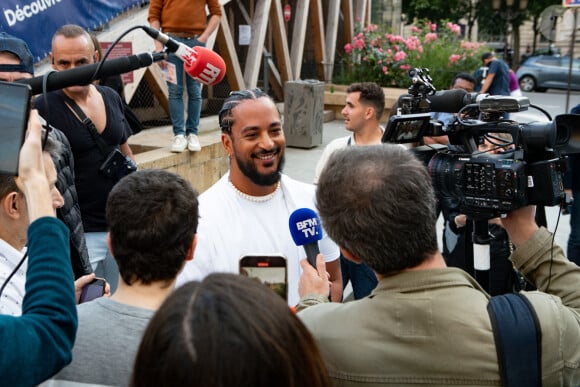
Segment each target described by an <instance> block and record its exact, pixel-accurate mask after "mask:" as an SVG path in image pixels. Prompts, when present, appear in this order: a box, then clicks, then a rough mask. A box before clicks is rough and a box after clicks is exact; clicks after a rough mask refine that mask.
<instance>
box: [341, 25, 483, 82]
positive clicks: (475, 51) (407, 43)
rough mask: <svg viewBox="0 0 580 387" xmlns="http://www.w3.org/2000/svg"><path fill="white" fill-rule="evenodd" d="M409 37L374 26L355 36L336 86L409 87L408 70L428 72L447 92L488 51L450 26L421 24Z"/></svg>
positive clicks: (456, 27) (456, 28) (348, 48)
mask: <svg viewBox="0 0 580 387" xmlns="http://www.w3.org/2000/svg"><path fill="white" fill-rule="evenodd" d="M412 31H413V33H412V35H411V36H409V37H406V38H404V37H402V36H400V35H395V34H391V33H387V32H383V31H381V29H380V28H379V27H378V26H377V25H374V24H371V25H368V26H366V27H364V28H363V29H362V31H359V32H357V34H355V37H354V38H353V41H352V43H349V44H346V45H345V47H344V52H345V56H344V62H345V70H344V71H343V72H342V76H341V77H340V78H339V79H335V82H337V83H343V84H350V83H353V82H363V81H369V82H376V83H378V84H380V85H381V86H383V87H403V88H407V87H409V86H410V82H411V80H410V78H409V76H408V70H409V69H411V68H414V67H422V68H428V69H429V71H430V74H431V77H432V78H433V84H434V86H435V87H436V88H437V89H438V90H440V89H446V88H448V87H449V85H450V84H451V82H452V80H453V78H454V77H455V75H456V74H457V73H458V72H462V71H465V72H469V73H472V72H473V71H475V70H476V69H477V68H478V67H479V66H480V63H481V59H480V58H481V54H482V53H483V52H485V51H487V48H486V47H484V46H482V45H480V44H478V43H474V42H468V41H465V40H462V39H461V38H460V28H459V26H458V25H456V24H453V23H446V24H445V25H444V26H443V27H441V26H440V27H437V25H435V24H433V23H430V22H426V21H423V22H420V23H418V24H417V25H415V26H413V27H412Z"/></svg>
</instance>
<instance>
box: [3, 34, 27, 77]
mask: <svg viewBox="0 0 580 387" xmlns="http://www.w3.org/2000/svg"><path fill="white" fill-rule="evenodd" d="M3 51H6V52H10V53H12V54H14V55H16V56H17V57H18V59H20V64H17V65H6V64H0V71H6V72H8V71H20V72H23V73H29V74H32V75H34V64H33V60H32V53H31V52H30V49H29V48H28V45H27V44H26V42H25V41H24V40H22V39H19V38H17V37H15V36H12V35H9V34H7V33H6V32H0V52H3Z"/></svg>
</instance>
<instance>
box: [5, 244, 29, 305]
mask: <svg viewBox="0 0 580 387" xmlns="http://www.w3.org/2000/svg"><path fill="white" fill-rule="evenodd" d="M27 257H28V249H27V250H26V252H25V253H24V255H23V256H22V258H21V259H20V262H18V265H16V267H15V268H14V270H12V272H11V273H10V274H9V275H8V277H6V280H4V283H3V284H2V287H0V302H1V301H2V293H3V292H4V288H6V285H8V283H9V282H10V280H11V279H12V277H14V275H15V274H16V272H17V271H18V269H20V267H21V266H22V264H23V263H24V261H25V260H26V258H27Z"/></svg>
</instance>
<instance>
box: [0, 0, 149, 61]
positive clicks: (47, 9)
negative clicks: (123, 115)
mask: <svg viewBox="0 0 580 387" xmlns="http://www.w3.org/2000/svg"><path fill="white" fill-rule="evenodd" d="M1 3H2V5H0V12H1V14H0V31H4V32H7V33H9V34H11V35H14V36H17V37H19V38H21V39H23V40H24V41H26V43H28V45H29V47H30V50H31V51H32V54H33V55H34V58H35V60H36V61H39V60H41V59H43V58H45V57H46V56H47V55H48V53H49V52H50V44H51V40H52V35H53V34H54V32H55V31H56V30H57V29H58V28H59V27H61V26H63V25H65V24H78V25H80V26H82V27H84V28H86V29H87V30H95V29H98V28H99V27H101V26H102V25H103V24H105V23H107V22H109V21H110V20H111V19H113V18H115V17H116V16H118V15H120V14H121V13H123V12H125V11H127V10H129V9H130V8H133V7H137V6H141V5H144V4H148V3H149V0H1Z"/></svg>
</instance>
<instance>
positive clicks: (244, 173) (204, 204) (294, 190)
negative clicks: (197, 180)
mask: <svg viewBox="0 0 580 387" xmlns="http://www.w3.org/2000/svg"><path fill="white" fill-rule="evenodd" d="M219 122H220V127H221V130H222V136H221V140H222V144H223V146H224V148H225V150H226V151H227V153H228V154H229V157H230V170H229V172H228V173H226V174H225V175H224V176H223V177H222V178H221V179H220V180H219V181H218V182H216V183H215V184H214V185H213V186H212V187H210V188H209V189H208V190H207V191H205V192H204V193H203V194H201V195H200V197H199V214H200V219H199V228H198V247H197V249H196V252H195V257H194V260H193V261H191V262H188V263H187V264H186V266H185V269H184V270H183V272H182V273H181V274H180V275H179V277H178V279H177V283H178V285H179V284H183V283H184V282H187V281H191V280H201V279H202V278H204V277H205V276H207V275H208V274H210V273H213V272H232V273H239V260H240V258H241V257H242V256H244V255H250V254H253V255H256V254H257V255H272V254H282V255H284V256H285V257H286V259H287V268H288V276H287V278H288V287H287V288H288V304H289V305H296V304H297V303H298V300H299V296H298V280H299V277H300V260H301V259H304V258H305V257H306V253H305V251H304V248H303V247H302V246H296V244H295V243H294V241H293V239H292V235H291V234H290V229H289V226H288V220H289V217H290V214H291V213H292V212H293V211H294V210H296V209H298V208H304V207H306V208H311V209H316V206H315V201H314V196H315V187H314V186H313V185H311V184H306V183H302V182H299V181H296V180H293V179H291V178H290V177H288V176H286V175H284V174H282V167H283V164H284V150H285V148H286V139H285V137H284V130H283V129H282V121H281V118H280V112H279V111H278V109H277V108H276V105H275V104H274V101H273V100H272V99H271V98H270V97H269V96H268V95H267V94H265V93H264V92H263V91H262V90H260V89H252V90H242V91H236V92H233V93H232V94H231V95H230V97H229V98H228V99H227V100H226V101H225V102H224V105H223V107H222V109H221V111H220V113H219ZM318 244H319V246H320V252H321V253H322V254H323V255H324V258H325V259H326V262H327V263H326V267H327V271H328V273H329V274H330V280H331V282H332V291H331V299H332V301H341V300H342V278H341V274H340V261H339V260H338V257H339V250H338V247H337V246H336V244H335V243H334V242H333V241H332V240H330V239H329V238H328V237H327V236H326V233H324V236H323V238H322V240H320V241H319V242H318Z"/></svg>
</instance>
